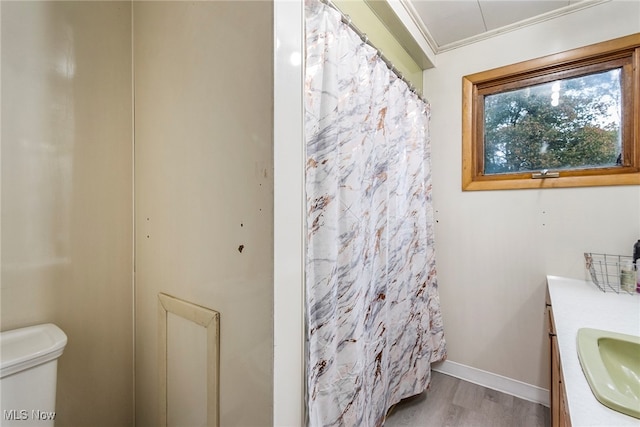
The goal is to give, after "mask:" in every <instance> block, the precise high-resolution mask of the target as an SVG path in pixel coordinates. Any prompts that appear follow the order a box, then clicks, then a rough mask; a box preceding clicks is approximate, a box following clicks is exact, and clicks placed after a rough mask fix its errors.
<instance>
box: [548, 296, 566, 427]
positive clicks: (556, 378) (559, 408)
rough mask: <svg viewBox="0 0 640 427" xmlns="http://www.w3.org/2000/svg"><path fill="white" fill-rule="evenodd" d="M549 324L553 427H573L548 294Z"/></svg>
mask: <svg viewBox="0 0 640 427" xmlns="http://www.w3.org/2000/svg"><path fill="white" fill-rule="evenodd" d="M546 305H547V323H548V326H547V328H548V332H549V349H550V353H551V355H550V356H551V427H571V419H570V418H569V407H568V405H567V397H566V392H565V389H564V380H563V378H562V365H561V364H560V351H559V349H558V338H557V337H556V327H555V323H554V321H553V309H552V307H551V300H550V299H549V295H548V294H547V304H546Z"/></svg>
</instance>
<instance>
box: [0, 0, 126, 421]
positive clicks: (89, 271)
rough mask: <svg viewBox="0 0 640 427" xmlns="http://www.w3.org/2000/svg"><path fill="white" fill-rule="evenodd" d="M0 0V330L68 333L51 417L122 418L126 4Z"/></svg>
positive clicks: (74, 419) (123, 409) (124, 293)
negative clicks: (47, 328)
mask: <svg viewBox="0 0 640 427" xmlns="http://www.w3.org/2000/svg"><path fill="white" fill-rule="evenodd" d="M0 7H1V15H2V27H1V28H2V30H1V31H2V33H1V43H2V100H1V102H2V104H1V117H2V131H1V132H2V135H1V136H2V189H1V192H2V242H1V244H2V274H1V285H0V298H1V311H0V312H1V314H0V320H1V329H2V330H8V329H13V328H18V327H23V326H29V325H33V324H38V323H45V322H53V323H56V324H57V325H58V326H60V327H61V328H62V329H63V330H64V331H65V332H66V334H67V336H68V344H67V347H66V349H65V351H64V354H63V355H62V357H61V358H60V359H59V365H58V389H57V408H56V409H57V417H56V423H57V425H59V426H88V425H91V426H128V425H132V422H133V361H132V358H133V327H132V325H133V318H132V317H133V316H132V305H133V300H132V270H133V265H132V259H133V245H132V243H133V227H132V224H133V220H132V209H133V204H132V188H133V174H132V167H133V163H132V161H133V156H132V88H131V3H129V2H115V1H114V2H2V3H1V6H0Z"/></svg>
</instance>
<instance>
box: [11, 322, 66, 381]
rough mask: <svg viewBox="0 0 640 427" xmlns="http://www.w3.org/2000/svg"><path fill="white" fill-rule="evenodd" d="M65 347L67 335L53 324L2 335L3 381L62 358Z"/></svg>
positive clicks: (14, 330) (21, 329)
mask: <svg viewBox="0 0 640 427" xmlns="http://www.w3.org/2000/svg"><path fill="white" fill-rule="evenodd" d="M65 345H67V335H66V334H65V333H64V332H63V331H62V329H60V328H59V327H57V326H56V325H54V324H53V323H46V324H43V325H35V326H29V327H26V328H20V329H13V330H10V331H5V332H0V378H4V377H6V376H8V375H12V374H15V373H16V372H20V371H23V370H25V369H29V368H31V367H34V366H37V365H41V364H43V363H46V362H48V361H50V360H53V359H56V358H58V357H59V356H60V355H61V354H62V352H63V351H64V347H65Z"/></svg>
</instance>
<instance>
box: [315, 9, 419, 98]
mask: <svg viewBox="0 0 640 427" xmlns="http://www.w3.org/2000/svg"><path fill="white" fill-rule="evenodd" d="M320 1H321V2H322V3H324V4H326V5H327V6H329V7H331V8H332V9H334V10H336V11H337V12H338V13H339V14H340V16H341V18H342V22H343V23H344V24H346V25H347V26H348V27H349V28H351V29H352V30H353V31H354V32H355V33H356V34H357V35H358V37H360V40H362V41H363V42H364V43H365V44H368V45H369V46H371V47H372V48H374V49H375V50H376V51H377V52H378V56H379V57H380V59H382V62H384V63H385V64H386V65H387V67H389V70H391V72H393V74H395V75H396V76H398V78H399V79H400V80H402V81H403V82H405V83H406V85H407V86H408V87H409V90H410V91H411V92H413V93H414V94H415V95H416V96H417V97H418V98H419V99H420V101H422V102H424V103H425V104H427V105H428V104H429V102H428V101H427V100H426V99H425V98H423V96H422V95H421V94H420V93H419V92H418V90H417V89H416V88H415V86H414V85H413V83H411V82H410V81H409V80H407V78H406V77H405V76H403V75H402V72H401V71H400V70H398V69H397V68H396V66H395V65H393V62H391V61H390V60H389V58H387V57H386V56H385V55H384V54H383V53H382V51H381V50H380V49H378V48H377V47H376V46H375V45H374V44H373V43H372V42H371V40H369V37H367V35H366V34H365V33H363V32H362V31H360V29H359V28H358V27H356V25H355V24H354V23H353V22H352V21H351V17H350V16H349V15H347V14H345V13H344V12H342V11H341V10H340V8H339V7H338V6H336V5H335V4H333V2H332V1H331V0H320Z"/></svg>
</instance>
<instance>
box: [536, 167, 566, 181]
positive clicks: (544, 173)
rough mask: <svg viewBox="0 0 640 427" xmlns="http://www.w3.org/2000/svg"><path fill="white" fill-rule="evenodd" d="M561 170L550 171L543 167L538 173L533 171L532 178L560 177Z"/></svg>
mask: <svg viewBox="0 0 640 427" xmlns="http://www.w3.org/2000/svg"><path fill="white" fill-rule="evenodd" d="M559 177H560V173H559V172H549V169H542V170H541V171H540V172H538V173H532V174H531V178H533V179H544V178H559Z"/></svg>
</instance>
